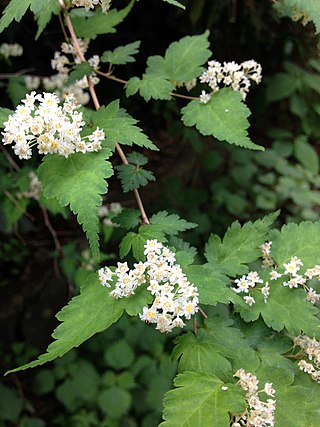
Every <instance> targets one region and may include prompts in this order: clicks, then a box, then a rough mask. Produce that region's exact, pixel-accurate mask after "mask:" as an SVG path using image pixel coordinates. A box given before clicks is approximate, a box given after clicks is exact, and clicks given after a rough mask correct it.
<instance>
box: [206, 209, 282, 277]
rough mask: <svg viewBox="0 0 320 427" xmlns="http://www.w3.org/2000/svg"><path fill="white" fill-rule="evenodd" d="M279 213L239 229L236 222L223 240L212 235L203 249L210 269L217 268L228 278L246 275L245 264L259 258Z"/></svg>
mask: <svg viewBox="0 0 320 427" xmlns="http://www.w3.org/2000/svg"><path fill="white" fill-rule="evenodd" d="M278 215H279V212H275V213H273V214H270V215H267V216H265V217H264V218H263V219H262V220H260V219H259V220H257V221H255V222H254V223H252V222H247V223H246V224H244V225H243V227H241V225H240V224H239V223H238V222H237V221H236V222H234V223H233V224H232V225H231V226H230V227H229V228H228V230H227V232H226V234H225V236H224V238H223V240H222V241H221V239H220V237H219V236H217V235H214V234H212V235H211V236H210V238H209V241H208V243H207V244H206V247H205V256H206V258H207V260H208V263H209V264H210V266H211V267H215V266H217V268H219V269H220V270H222V271H223V272H224V273H225V274H227V275H228V276H231V277H234V276H236V275H237V274H246V273H247V272H248V271H249V269H248V266H247V265H246V264H248V263H250V262H253V261H255V260H256V259H258V258H259V257H260V256H261V249H260V248H259V247H260V246H261V245H262V244H263V243H264V242H265V240H266V238H267V233H268V231H269V228H270V226H271V225H272V223H273V222H274V221H275V219H276V218H277V216H278Z"/></svg>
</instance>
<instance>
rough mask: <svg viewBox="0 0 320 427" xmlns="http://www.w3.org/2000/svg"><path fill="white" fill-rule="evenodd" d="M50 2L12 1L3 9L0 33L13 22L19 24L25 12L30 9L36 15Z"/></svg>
mask: <svg viewBox="0 0 320 427" xmlns="http://www.w3.org/2000/svg"><path fill="white" fill-rule="evenodd" d="M50 1H51V2H52V0H12V1H10V3H9V4H8V6H7V7H6V8H5V9H4V11H3V14H2V17H1V19H0V33H2V31H3V30H4V29H5V28H7V27H8V26H9V25H10V24H11V22H12V21H13V20H15V21H17V22H20V20H21V18H22V17H23V16H24V15H25V13H26V12H27V10H28V9H29V7H30V9H31V11H32V12H33V13H38V12H39V11H41V9H43V8H44V7H46V6H47V5H48V4H49V2H50Z"/></svg>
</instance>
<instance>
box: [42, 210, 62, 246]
mask: <svg viewBox="0 0 320 427" xmlns="http://www.w3.org/2000/svg"><path fill="white" fill-rule="evenodd" d="M41 210H42V214H43V219H44V223H45V225H46V227H47V228H48V230H49V231H50V233H51V236H52V238H53V241H54V245H55V248H56V251H57V252H58V253H60V252H61V245H60V242H59V239H58V237H57V232H56V230H55V229H54V228H53V226H52V224H51V222H50V219H49V215H48V211H47V209H46V208H41Z"/></svg>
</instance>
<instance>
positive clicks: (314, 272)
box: [270, 256, 320, 304]
mask: <svg viewBox="0 0 320 427" xmlns="http://www.w3.org/2000/svg"><path fill="white" fill-rule="evenodd" d="M302 266H303V263H302V261H301V259H300V258H298V257H296V256H294V257H292V258H291V259H290V261H289V262H288V263H284V264H283V267H284V272H283V273H279V272H278V271H276V270H272V271H271V273H270V279H271V280H277V279H279V278H280V277H284V276H287V277H285V281H284V282H282V285H283V286H288V287H289V288H290V289H292V288H298V287H299V285H301V286H302V287H303V288H304V290H305V291H306V292H307V297H306V300H307V301H309V302H311V303H312V304H315V303H316V302H317V301H319V300H320V295H319V294H317V293H316V291H315V290H314V289H313V288H311V287H309V286H307V284H306V283H307V281H308V280H311V279H313V278H317V279H318V280H319V279H320V265H316V266H315V267H313V268H308V269H307V270H306V272H305V273H304V275H302V274H299V270H300V267H302Z"/></svg>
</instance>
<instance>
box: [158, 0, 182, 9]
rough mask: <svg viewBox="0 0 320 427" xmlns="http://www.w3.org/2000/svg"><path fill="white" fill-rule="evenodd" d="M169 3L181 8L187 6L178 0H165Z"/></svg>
mask: <svg viewBox="0 0 320 427" xmlns="http://www.w3.org/2000/svg"><path fill="white" fill-rule="evenodd" d="M163 1H165V2H167V3H170V4H173V5H174V6H177V7H181V9H185V6H183V4H181V3H180V2H178V1H176V0H163Z"/></svg>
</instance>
